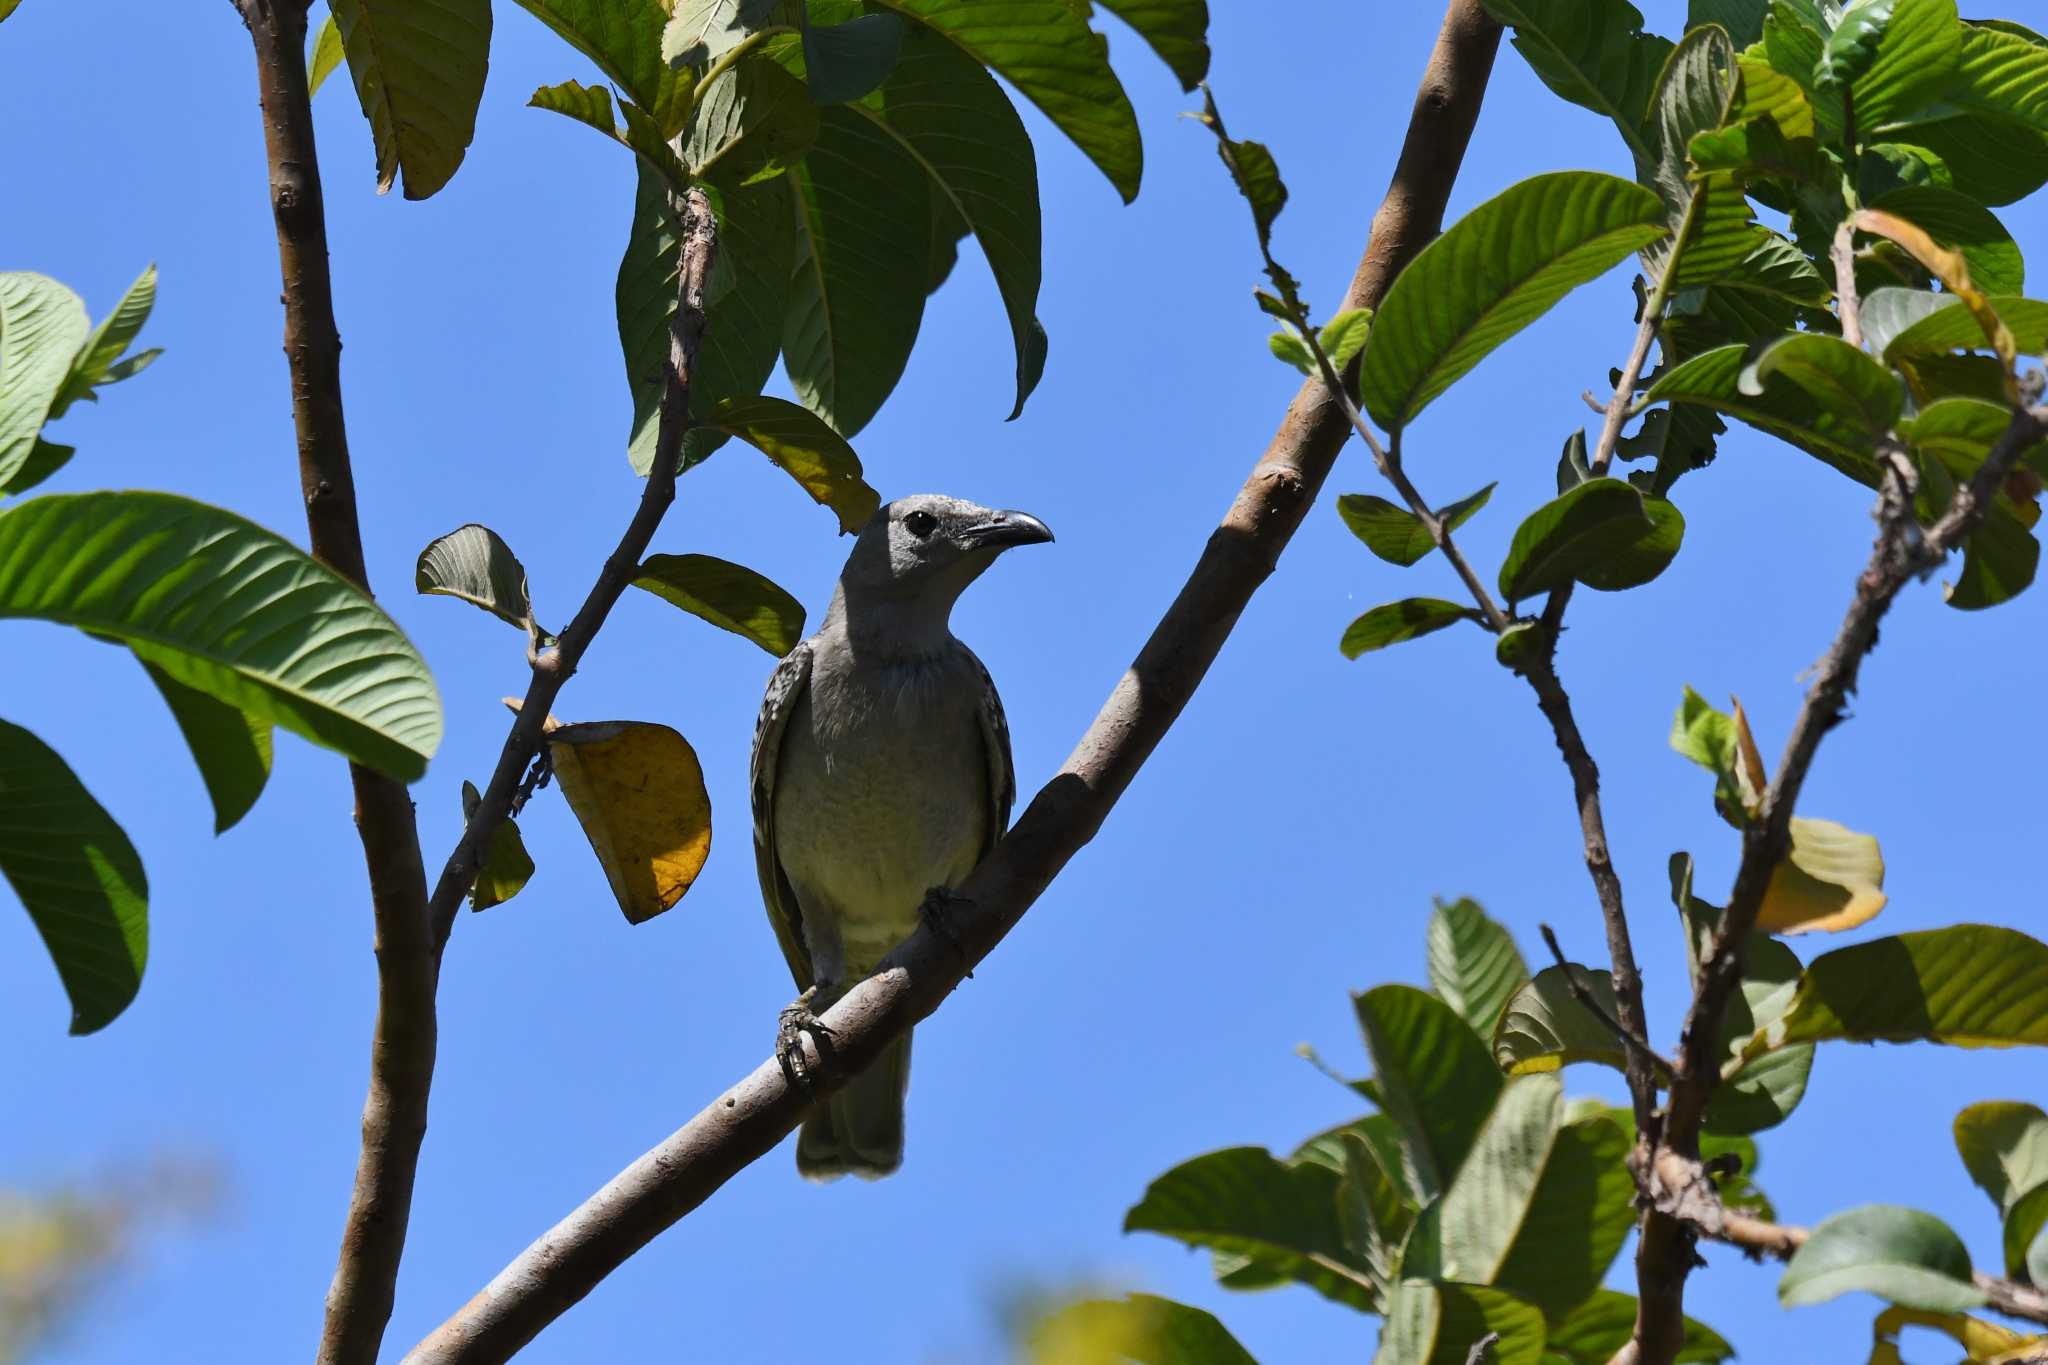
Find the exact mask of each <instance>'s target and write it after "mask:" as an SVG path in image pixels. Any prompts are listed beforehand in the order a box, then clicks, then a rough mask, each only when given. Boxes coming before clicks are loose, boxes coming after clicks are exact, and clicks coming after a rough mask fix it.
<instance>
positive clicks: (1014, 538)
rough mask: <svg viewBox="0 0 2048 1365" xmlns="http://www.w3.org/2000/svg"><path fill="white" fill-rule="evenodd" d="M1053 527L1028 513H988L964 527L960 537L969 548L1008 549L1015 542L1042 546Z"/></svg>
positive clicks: (1050, 534) (1049, 536)
mask: <svg viewBox="0 0 2048 1365" xmlns="http://www.w3.org/2000/svg"><path fill="white" fill-rule="evenodd" d="M1051 539H1052V528H1051V527H1049V526H1047V525H1046V524H1045V523H1044V522H1042V521H1040V520H1039V519H1038V518H1037V517H1034V516H1032V515H1031V514H1030V513H1029V512H1008V511H1005V512H991V513H989V514H988V516H987V517H985V518H983V519H982V520H980V521H978V522H976V523H974V525H972V526H969V527H967V528H966V529H965V530H964V531H962V532H961V533H960V540H961V541H962V543H964V544H965V545H966V546H967V548H968V549H970V550H1007V549H1009V548H1010V547H1012V546H1014V545H1043V544H1045V543H1046V542H1048V541H1050V540H1051Z"/></svg>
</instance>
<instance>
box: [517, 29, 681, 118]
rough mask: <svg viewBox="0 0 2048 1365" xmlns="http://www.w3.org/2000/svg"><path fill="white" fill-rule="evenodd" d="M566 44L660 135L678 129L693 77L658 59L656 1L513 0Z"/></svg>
mask: <svg viewBox="0 0 2048 1365" xmlns="http://www.w3.org/2000/svg"><path fill="white" fill-rule="evenodd" d="M518 2H519V5H520V7H521V8H522V9H524V10H526V11H527V12H528V13H530V14H532V15H533V16H534V17H535V18H537V19H539V20H540V21H541V22H542V23H544V24H546V25H547V26H548V27H549V28H551V29H553V30H554V31H555V33H556V34H557V35H558V36H559V37H561V38H562V39H563V40H564V41H566V42H567V43H568V44H569V45H570V46H571V47H573V48H575V49H576V50H577V51H578V52H581V53H582V54H583V55H584V56H586V57H588V58H590V60H591V61H593V62H595V63H597V69H598V70H599V71H601V72H603V73H604V76H605V79H606V80H609V81H610V82H611V83H612V84H614V85H616V86H617V87H618V88H619V89H620V90H622V91H624V92H625V94H626V96H627V98H629V99H630V100H632V101H633V103H635V104H637V105H639V106H640V107H641V108H642V109H645V110H647V111H648V112H649V113H650V114H652V115H653V116H654V118H655V120H656V122H657V123H658V124H659V125H660V129H661V132H662V134H663V135H664V136H666V137H674V136H675V135H676V134H677V133H679V132H681V131H682V130H683V119H684V117H685V116H686V115H687V114H688V112H689V100H690V90H691V88H692V86H693V85H694V84H695V81H696V77H695V75H693V74H692V73H691V72H689V71H687V70H681V71H679V70H676V69H673V68H671V67H670V66H669V64H668V63H667V62H665V61H663V60H662V57H661V35H662V30H663V28H664V27H666V25H667V24H668V20H669V13H668V6H667V5H665V4H664V3H662V0H518Z"/></svg>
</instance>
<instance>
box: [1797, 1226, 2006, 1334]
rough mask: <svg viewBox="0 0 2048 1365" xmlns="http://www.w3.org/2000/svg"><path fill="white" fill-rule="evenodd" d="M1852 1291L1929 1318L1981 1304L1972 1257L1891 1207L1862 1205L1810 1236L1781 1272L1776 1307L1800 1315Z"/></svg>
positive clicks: (1947, 1236) (1942, 1229) (1941, 1230)
mask: <svg viewBox="0 0 2048 1365" xmlns="http://www.w3.org/2000/svg"><path fill="white" fill-rule="evenodd" d="M1856 1290H1862V1291H1864V1292H1866V1293H1870V1294H1875V1295H1877V1296H1878V1297H1879V1298H1882V1299H1888V1300H1890V1301H1891V1302H1892V1303H1896V1304H1899V1305H1900V1306H1902V1307H1906V1308H1918V1309H1922V1310H1924V1311H1926V1312H1930V1313H1960V1312H1966V1311H1968V1310H1969V1309H1972V1308H1976V1307H1979V1306H1981V1305H1982V1304H1983V1303H1984V1301H1985V1295H1984V1291H1983V1290H1981V1289H1979V1288H1977V1286H1976V1285H1974V1284H1972V1283H1971V1282H1970V1253H1969V1252H1968V1251H1966V1250H1965V1249H1964V1248H1963V1242H1962V1239H1961V1238H1960V1237H1957V1236H1956V1235H1955V1233H1954V1232H1952V1231H1950V1229H1949V1226H1948V1224H1946V1223H1944V1222H1942V1221H1941V1220H1940V1219H1939V1218H1936V1217H1935V1216H1934V1215H1933V1214H1931V1213H1922V1212H1920V1211H1919V1210H1918V1209H1904V1208H1899V1207H1897V1206H1895V1205H1890V1204H1865V1205H1864V1206H1863V1207H1861V1208H1856V1209H1850V1210H1849V1211H1848V1212H1846V1213H1838V1214H1836V1215H1835V1216H1834V1217H1832V1218H1830V1219H1828V1220H1827V1221H1825V1222H1823V1223H1822V1224H1821V1225H1820V1226H1819V1227H1817V1228H1815V1229H1814V1230H1813V1235H1812V1236H1810V1237H1808V1238H1807V1239H1806V1244H1805V1245H1804V1246H1802V1247H1800V1248H1799V1250H1798V1251H1797V1252H1795V1253H1794V1254H1793V1257H1792V1262H1791V1264H1790V1265H1788V1266H1786V1267H1785V1275H1784V1278H1783V1279H1781V1280H1779V1281H1778V1302H1779V1303H1781V1304H1783V1305H1784V1306H1785V1307H1787V1308H1797V1307H1801V1306H1803V1305H1806V1304H1815V1303H1825V1302H1827V1301H1828V1300H1829V1299H1832V1298H1835V1297H1837V1296H1838V1295H1842V1294H1847V1293H1851V1292H1853V1291H1856Z"/></svg>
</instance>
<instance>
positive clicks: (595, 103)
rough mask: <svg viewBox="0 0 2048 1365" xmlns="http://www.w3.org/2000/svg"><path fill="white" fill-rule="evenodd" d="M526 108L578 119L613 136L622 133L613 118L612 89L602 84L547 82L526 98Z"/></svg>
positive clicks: (615, 136)
mask: <svg viewBox="0 0 2048 1365" xmlns="http://www.w3.org/2000/svg"><path fill="white" fill-rule="evenodd" d="M526 107H527V108H529V109H545V110H547V111H548V112H549V113H554V114H560V115H562V116H563V117H564V118H572V119H575V120H576V121H577V122H578V123H581V124H583V125H585V126H586V127H590V128H595V129H596V130H597V131H598V132H600V133H603V134H604V135H605V136H606V137H609V138H617V137H618V136H619V125H618V122H617V120H615V119H614V118H613V117H612V92H611V91H610V90H608V89H606V88H605V87H604V86H601V85H585V84H584V83H583V82H581V81H560V82H558V83H556V84H554V85H543V86H541V87H540V88H539V89H537V90H535V91H534V92H533V95H532V97H531V98H529V99H528V100H527V101H526Z"/></svg>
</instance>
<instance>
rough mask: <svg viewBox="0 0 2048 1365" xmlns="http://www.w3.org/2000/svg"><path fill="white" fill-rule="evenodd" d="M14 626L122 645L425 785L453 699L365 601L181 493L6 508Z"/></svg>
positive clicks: (280, 543) (1, 568) (4, 582)
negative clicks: (63, 628)
mask: <svg viewBox="0 0 2048 1365" xmlns="http://www.w3.org/2000/svg"><path fill="white" fill-rule="evenodd" d="M0 617H30V618H33V619H37V620H45V621H54V622H57V623H59V624H62V625H70V626H75V627H77V628H78V629H80V630H84V631H88V632H91V633H94V634H98V635H105V636H110V637H112V638H114V639H117V640H120V641H121V642H122V643H124V644H126V645H127V646H128V647H129V648H130V649H132V650H134V651H135V654H136V656H137V657H138V658H140V659H142V660H143V661H144V662H145V663H151V664H155V665H157V666H158V667H159V668H162V669H163V670H164V671H165V672H166V673H168V674H170V675H171V676H172V677H173V678H175V679H177V680H178V681H179V682H181V683H183V684H185V685H186V686H187V687H192V688H196V689H197V690H199V691H201V692H205V693H207V694H208V695H210V696H212V697H214V698H215V699H217V700H219V701H222V702H225V703H227V704H228V705H230V706H234V707H236V708H238V709H240V710H241V711H243V712H245V713H246V714H247V715H248V716H250V717H251V719H252V720H255V721H261V722H264V723H267V724H272V725H281V726H283V727H284V728H285V729H287V730H291V731H293V732H294V733H296V734H299V735H303V736H305V737H306V738H307V739H310V740H312V741H313V742H314V743H316V744H324V745H326V746H328V747H329V748H333V749H338V750H340V751H341V752H342V753H344V754H347V755H348V756H349V757H350V758H351V759H354V760H355V761H356V762H358V763H363V764H367V765H368V766H370V767H373V768H376V769H378V770H379V771H380V772H385V773H389V774H391V775H392V776H394V777H397V778H399V779H400V780H402V781H407V782H410V781H414V780H416V779H418V778H419V777H420V775H421V774H422V773H424V772H425V771H426V766H427V759H428V758H429V757H430V756H431V755H432V754H433V752H434V750H435V748H436V747H438V746H439V744H440V742H441V697H440V694H439V693H438V692H437V691H436V690H435V688H434V680H433V677H432V675H431V674H430V673H428V671H427V665H426V661H425V660H424V659H422V658H421V657H420V655H419V651H418V650H416V649H414V648H413V646H412V642H411V641H409V640H407V639H406V638H405V635H404V633H403V632H401V631H400V630H399V629H398V627H397V626H396V625H395V624H393V622H392V620H391V618H390V617H388V616H386V615H385V614H384V612H383V610H382V609H381V608H379V607H378V606H377V604H376V603H375V602H372V601H371V600H370V599H369V598H368V597H366V596H365V595H364V594H363V593H362V591H361V590H360V589H358V588H356V587H355V586H354V585H353V584H351V583H349V582H348V581H347V580H346V579H344V578H342V577H341V576H340V575H339V574H337V573H335V572H334V571H333V570H332V569H330V568H328V567H327V566H326V565H324V564H321V563H320V562H318V561H317V560H315V559H313V558H312V557H311V556H310V555H308V554H306V553H305V551H303V550H301V549H299V548H298V547H297V546H295V545H293V544H291V543H290V542H289V541H286V540H284V539H283V538H281V537H279V536H277V535H275V534H273V533H272V532H269V531H266V530H264V529H263V528H262V527H260V526H257V525H255V524H254V523H253V522H249V521H245V520H243V519H242V518H241V517H238V516H236V515H235V514H234V513H232V512H227V511H223V510H222V509H220V508H218V507H209V506H207V505H206V504H204V503H200V502H194V501H192V500H191V499H189V498H180V497H176V496H173V495H172V494H169V493H78V494H51V495H47V496H44V497H40V498H31V499H29V500H28V501H27V502H24V503H21V504H20V505H19V506H16V507H14V508H11V509H10V510H8V511H7V512H6V513H4V514H0Z"/></svg>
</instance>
